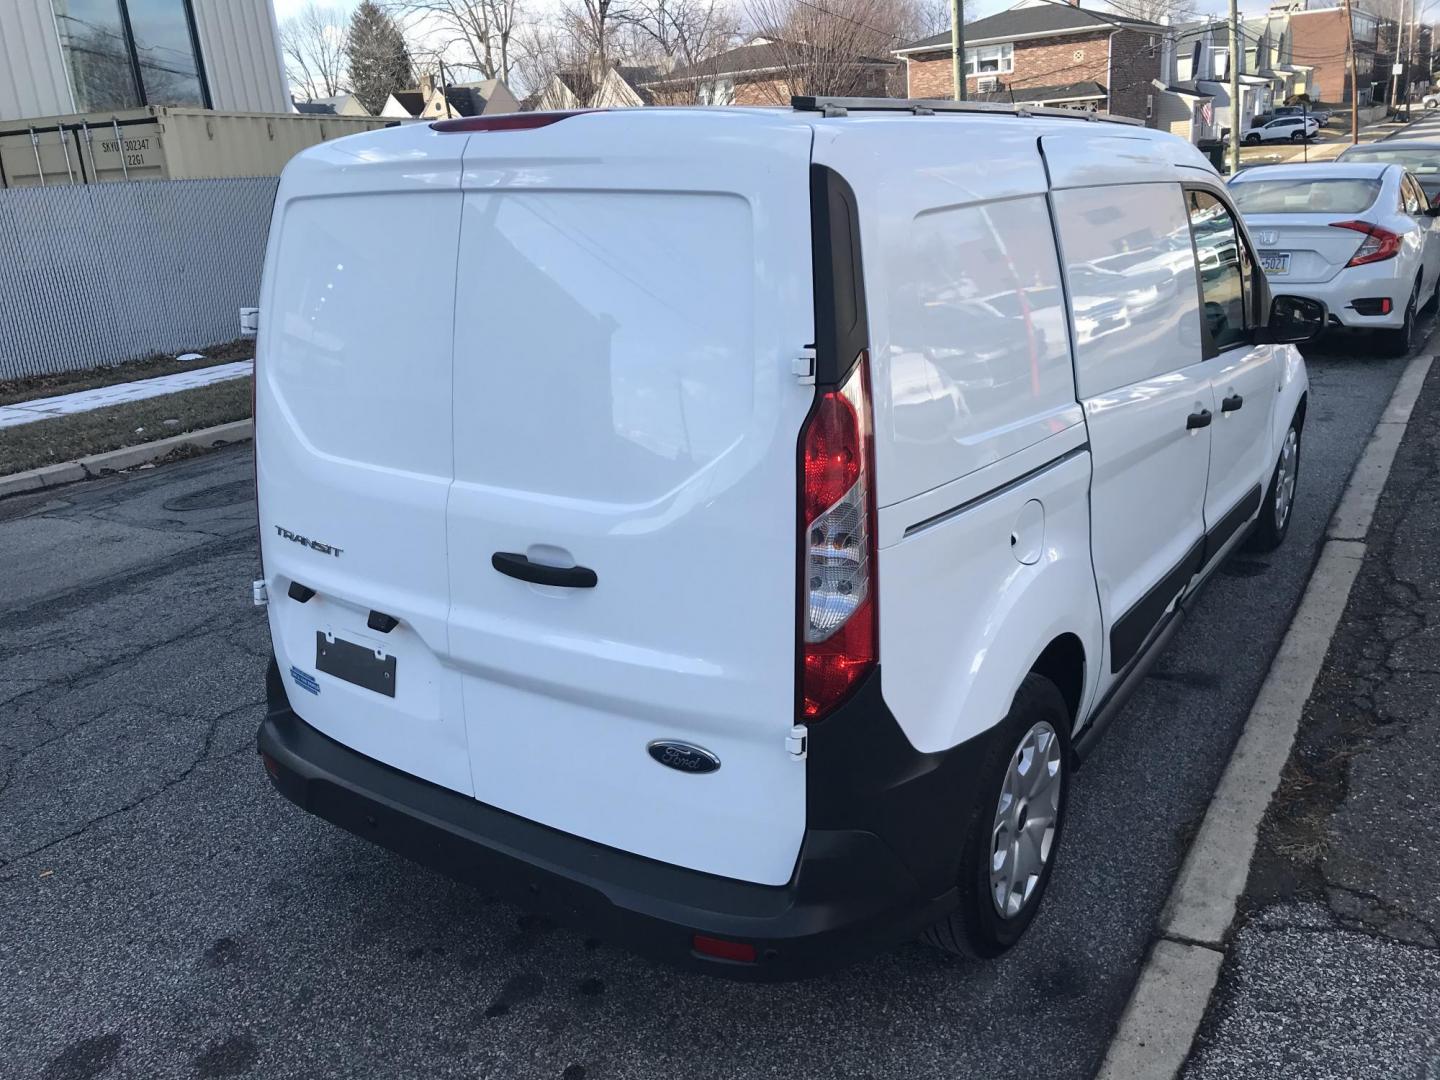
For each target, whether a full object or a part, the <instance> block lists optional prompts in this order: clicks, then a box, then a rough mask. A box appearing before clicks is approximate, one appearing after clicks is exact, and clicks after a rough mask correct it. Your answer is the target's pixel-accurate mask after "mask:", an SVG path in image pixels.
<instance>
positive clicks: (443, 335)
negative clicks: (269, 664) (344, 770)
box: [256, 125, 472, 793]
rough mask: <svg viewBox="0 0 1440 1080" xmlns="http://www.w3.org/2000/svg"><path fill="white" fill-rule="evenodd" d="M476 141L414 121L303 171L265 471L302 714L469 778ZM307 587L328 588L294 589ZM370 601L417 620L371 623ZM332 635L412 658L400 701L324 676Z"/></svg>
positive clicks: (381, 749) (447, 774)
mask: <svg viewBox="0 0 1440 1080" xmlns="http://www.w3.org/2000/svg"><path fill="white" fill-rule="evenodd" d="M463 143H464V139H463V137H461V138H456V137H455V136H442V135H440V134H438V133H436V132H434V131H432V130H431V129H430V128H429V127H426V126H422V125H415V126H412V127H407V128H405V129H403V130H400V131H393V132H385V133H384V138H383V139H378V138H374V137H373V136H365V135H361V136H355V137H351V138H346V139H337V140H335V141H334V142H329V143H324V144H322V145H320V146H316V147H313V148H311V149H310V150H308V151H306V152H305V153H302V154H300V155H299V156H297V157H296V158H294V159H293V160H292V161H291V163H290V164H289V165H288V166H287V167H286V169H285V172H284V175H283V177H282V179H281V182H280V187H279V190H278V193H277V195H276V201H275V220H274V226H273V227H272V229H271V231H270V242H269V249H268V251H267V253H266V260H265V275H264V291H263V294H262V297H261V305H262V308H263V310H264V312H265V317H264V319H262V320H261V327H260V334H259V339H258V341H257V343H256V348H257V355H259V357H260V358H261V362H260V364H259V365H258V367H257V371H256V395H257V405H258V408H257V429H256V448H257V450H256V470H257V478H258V482H259V512H260V522H261V552H262V557H263V560H264V565H265V574H266V579H267V581H268V583H269V593H270V596H271V597H273V598H274V602H272V603H271V604H270V606H269V619H270V633H271V637H272V639H273V640H274V644H275V651H276V658H277V660H278V662H279V664H280V670H281V672H282V675H283V676H284V678H285V679H286V682H287V685H288V687H289V690H290V695H291V698H292V700H294V701H295V704H296V710H297V712H298V713H299V714H300V715H301V716H302V717H303V718H304V719H305V720H306V722H307V723H309V724H311V725H312V726H314V727H316V728H318V729H319V730H320V731H322V732H324V733H325V734H326V735H329V736H330V737H331V738H334V739H337V740H339V741H341V742H343V743H345V744H346V745H347V746H350V747H353V748H354V749H356V750H359V751H360V752H362V753H364V754H366V755H368V756H370V757H374V758H377V759H379V760H381V761H384V762H386V763H387V764H390V765H393V766H395V767H396V768H398V769H402V770H404V771H406V772H409V773H413V774H414V775H416V776H420V777H423V778H424V779H426V780H430V781H432V782H434V783H437V784H442V785H444V786H445V787H449V788H453V789H455V790H456V791H462V792H466V793H469V792H470V791H471V790H472V785H471V781H470V766H469V760H468V754H467V751H466V737H465V721H464V713H463V709H462V706H461V701H460V680H459V677H458V675H457V674H456V673H455V671H454V670H453V669H451V668H450V667H448V666H447V664H446V658H447V654H448V652H449V644H448V638H449V630H448V627H447V617H448V609H449V574H448V570H447V567H446V563H445V551H446V537H445V507H446V501H447V499H448V496H449V489H450V483H451V477H452V467H451V454H452V450H451V427H450V406H449V399H450V383H451V361H450V354H451V324H452V321H453V310H454V297H453V290H452V289H451V287H450V280H449V271H448V268H449V267H453V266H454V263H455V254H456V248H457V244H458V236H459V227H460V205H461V195H460V155H461V150H462V148H463ZM361 223H363V227H362V224H361ZM437 266H438V267H440V268H442V269H441V271H440V274H439V276H438V282H439V287H438V288H437V287H436V286H437V279H436V278H435V277H432V275H431V274H430V273H428V272H427V268H432V267H437ZM281 529H283V530H285V531H286V532H288V533H289V534H290V536H289V537H287V536H286V535H285V534H283V533H282V532H280V530H281ZM296 537H298V538H304V539H305V540H308V541H314V542H316V543H318V544H321V545H323V546H324V547H325V548H328V549H332V550H322V549H321V548H317V547H312V546H310V545H309V544H305V543H301V542H299V541H298V540H296V539H294V538H296ZM333 549H338V551H335V550H333ZM292 582H298V583H300V584H301V585H303V586H305V587H308V588H310V589H314V590H315V592H316V595H315V596H314V597H313V598H312V599H311V600H309V601H307V602H305V603H299V602H296V601H294V600H291V599H289V598H288V597H287V596H286V592H287V590H288V589H289V587H290V584H291V583H292ZM372 610H375V611H381V612H384V613H386V614H389V615H391V616H393V617H395V618H397V619H399V620H400V622H399V625H398V626H397V627H396V628H395V629H394V630H393V631H391V633H389V634H380V633H377V632H375V631H373V630H371V629H369V627H368V626H367V625H366V624H367V621H368V618H369V614H370V612H371V611H372ZM317 632H320V633H325V634H327V635H328V636H331V637H339V638H341V639H343V640H346V641H349V642H352V643H355V644H363V645H366V646H370V647H373V648H375V649H376V650H379V651H381V652H384V653H385V654H387V655H390V656H395V657H397V658H398V659H399V671H398V678H397V682H396V687H395V696H394V697H393V698H392V697H387V696H383V695H381V694H377V693H374V692H373V691H371V690H367V689H363V688H361V687H359V686H355V685H353V684H352V683H349V682H346V681H344V680H342V679H338V678H334V677H332V676H330V675H327V674H325V673H324V672H320V671H318V670H317V668H316V660H317V643H316V633H317ZM292 669H294V673H292ZM295 673H298V674H295ZM310 686H314V687H316V688H317V689H316V690H315V691H313V692H312V691H311V690H310V689H309V687H310Z"/></svg>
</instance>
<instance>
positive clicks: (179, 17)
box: [52, 0, 209, 112]
mask: <svg viewBox="0 0 1440 1080" xmlns="http://www.w3.org/2000/svg"><path fill="white" fill-rule="evenodd" d="M52 2H53V5H54V10H55V27H56V29H57V30H58V31H59V35H60V45H61V49H62V50H63V52H64V54H65V64H66V67H67V68H68V69H69V73H70V87H71V89H72V90H73V91H74V93H75V107H76V108H77V109H79V110H80V111H81V112H95V111H97V110H103V109H125V108H134V107H135V106H138V105H199V106H202V107H208V106H209V95H208V94H207V93H206V90H205V79H204V74H203V72H202V70H201V65H200V50H199V49H198V47H197V45H196V38H195V20H194V17H193V15H192V13H191V11H190V3H189V0H52Z"/></svg>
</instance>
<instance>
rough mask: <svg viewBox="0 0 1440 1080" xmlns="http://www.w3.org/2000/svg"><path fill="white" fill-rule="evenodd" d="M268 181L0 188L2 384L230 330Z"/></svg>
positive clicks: (266, 216) (265, 218) (262, 229)
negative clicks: (10, 380)
mask: <svg viewBox="0 0 1440 1080" xmlns="http://www.w3.org/2000/svg"><path fill="white" fill-rule="evenodd" d="M277 183H278V180H277V179H276V178H274V177H257V178H242V179H226V180H153V181H131V182H128V183H105V184H80V185H74V186H65V187H26V188H6V189H0V379H14V378H23V377H24V376H27V375H49V374H58V373H60V372H64V371H73V370H77V369H82V368H89V367H95V366H97V365H104V364H117V363H121V362H123V361H125V360H132V359H136V358H139V357H143V356H149V355H152V354H154V353H173V352H176V351H179V350H184V349H194V348H198V347H203V346H205V345H210V344H215V343H218V342H222V341H230V340H233V339H234V338H236V337H238V336H239V333H240V332H239V309H240V308H241V307H250V306H254V305H255V304H257V303H258V302H259V300H258V297H259V292H260V269H261V265H262V263H263V262H264V259H265V239H266V235H267V233H268V232H269V229H270V209H271V206H272V205H273V203H274V201H275V187H276V184H277Z"/></svg>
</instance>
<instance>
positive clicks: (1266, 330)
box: [1255, 296, 1330, 345]
mask: <svg viewBox="0 0 1440 1080" xmlns="http://www.w3.org/2000/svg"><path fill="white" fill-rule="evenodd" d="M1329 318H1330V312H1329V311H1328V310H1327V309H1326V307H1325V305H1324V304H1323V303H1321V302H1320V301H1319V300H1312V299H1310V298H1309V297H1308V296H1277V297H1275V298H1274V299H1272V300H1271V301H1270V318H1269V319H1268V320H1267V321H1266V324H1265V325H1264V326H1261V327H1257V328H1256V330H1255V342H1256V344H1257V345H1303V344H1304V343H1305V342H1307V341H1314V340H1315V339H1316V338H1317V337H1319V336H1320V335H1321V334H1322V333H1323V332H1324V330H1325V324H1326V323H1327V322H1328V321H1329Z"/></svg>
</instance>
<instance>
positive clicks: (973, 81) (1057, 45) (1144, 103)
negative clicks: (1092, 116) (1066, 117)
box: [895, 3, 1167, 125]
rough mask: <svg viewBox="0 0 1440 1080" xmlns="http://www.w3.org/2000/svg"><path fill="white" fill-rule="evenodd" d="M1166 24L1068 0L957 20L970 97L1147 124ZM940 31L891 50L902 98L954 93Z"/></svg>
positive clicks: (947, 50) (1151, 113)
mask: <svg viewBox="0 0 1440 1080" xmlns="http://www.w3.org/2000/svg"><path fill="white" fill-rule="evenodd" d="M1166 30H1167V28H1166V27H1163V26H1159V25H1157V24H1156V23H1151V22H1145V21H1143V20H1140V19H1132V18H1126V17H1124V16H1121V15H1116V14H1111V13H1109V12H1105V13H1100V12H1093V11H1090V10H1088V9H1086V8H1082V7H1079V6H1078V5H1073V4H1054V3H1038V4H1033V5H1031V4H1027V3H1022V4H1021V6H1018V7H1014V8H1011V9H1010V10H1009V11H1002V12H1000V13H999V14H996V15H991V16H989V17H988V18H984V19H977V20H976V21H975V22H972V23H968V24H966V26H965V70H966V88H967V96H968V97H970V98H971V99H972V100H979V101H984V100H991V101H1014V102H1016V103H1025V104H1034V105H1058V106H1065V107H1068V108H1093V109H1098V110H1102V111H1105V112H1112V113H1116V114H1117V115H1120V116H1131V117H1135V118H1136V119H1140V120H1144V121H1146V122H1147V123H1151V124H1152V125H1153V122H1154V105H1155V82H1156V81H1157V80H1158V79H1159V78H1160V75H1161V55H1160V54H1161V52H1162V49H1163V44H1164V35H1165V33H1166ZM950 49H951V40H950V32H949V31H948V30H947V31H945V32H943V33H940V34H935V35H933V36H931V37H928V38H923V39H921V40H919V41H912V42H910V43H909V44H907V45H903V46H901V47H900V48H899V49H897V50H895V55H896V56H898V57H900V58H901V59H902V60H904V61H905V70H906V88H907V96H908V97H912V98H948V97H951V96H952V94H953V91H954V82H953V80H952V78H951V67H950Z"/></svg>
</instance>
